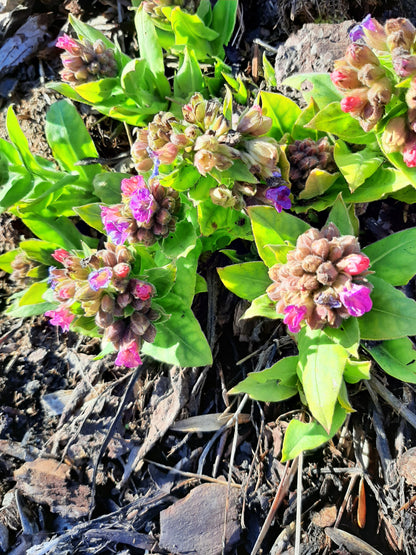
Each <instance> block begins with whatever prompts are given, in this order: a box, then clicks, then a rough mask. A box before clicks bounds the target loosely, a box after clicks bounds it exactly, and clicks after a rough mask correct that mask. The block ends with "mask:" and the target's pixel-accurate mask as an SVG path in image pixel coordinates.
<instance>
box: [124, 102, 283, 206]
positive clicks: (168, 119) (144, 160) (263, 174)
mask: <svg viewBox="0 0 416 555" xmlns="http://www.w3.org/2000/svg"><path fill="white" fill-rule="evenodd" d="M182 114H183V119H182V120H178V119H177V118H176V117H174V116H173V115H172V114H171V113H169V112H161V113H159V114H157V115H156V116H155V118H154V119H153V121H152V122H151V123H149V125H148V127H147V128H145V129H140V130H139V131H138V134H137V140H136V141H135V143H134V144H133V146H132V151H131V154H132V158H133V161H134V163H135V167H136V169H137V171H138V172H145V171H149V170H151V169H152V168H153V167H154V164H155V162H156V160H157V161H158V162H159V163H160V164H173V163H175V162H176V163H181V162H183V161H184V160H185V161H188V162H189V163H192V164H193V165H194V166H195V167H196V168H197V169H198V171H199V173H200V174H201V175H203V176H205V175H207V174H209V173H210V172H212V171H213V170H214V169H215V170H218V171H220V172H221V171H225V170H227V169H229V168H230V167H231V166H232V164H233V163H234V161H235V160H242V161H243V162H244V163H245V164H246V165H247V166H248V167H249V169H250V171H251V172H252V173H253V174H254V175H256V176H257V177H259V178H260V179H266V178H268V177H270V176H272V175H273V172H275V171H276V169H277V163H278V161H279V156H280V147H279V145H278V144H277V142H276V141H275V139H273V138H271V137H264V136H263V135H264V134H265V133H267V132H268V131H269V130H270V128H271V125H272V120H271V119H270V118H268V117H266V116H264V115H263V113H262V109H261V108H260V106H253V107H251V108H249V109H247V110H246V111H245V112H244V113H243V114H241V115H240V117H239V118H238V121H236V124H235V125H234V128H233V126H232V124H231V122H230V121H228V120H227V119H226V118H225V116H224V115H223V109H222V105H221V104H220V103H219V102H218V101H216V100H205V99H204V98H203V97H202V95H201V94H199V93H196V94H194V95H193V96H192V98H191V99H190V101H189V103H188V104H185V105H184V106H183V107H182ZM219 196H221V194H220V195H219Z"/></svg>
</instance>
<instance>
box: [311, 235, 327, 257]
mask: <svg viewBox="0 0 416 555" xmlns="http://www.w3.org/2000/svg"><path fill="white" fill-rule="evenodd" d="M311 251H312V253H313V254H315V255H316V256H320V257H321V258H327V256H328V253H329V241H328V239H317V240H316V241H313V243H312V244H311Z"/></svg>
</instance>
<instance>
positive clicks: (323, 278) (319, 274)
mask: <svg viewBox="0 0 416 555" xmlns="http://www.w3.org/2000/svg"><path fill="white" fill-rule="evenodd" d="M337 276H338V270H337V269H336V268H335V266H333V265H332V263H331V262H324V263H323V264H321V265H320V266H319V268H318V269H317V270H316V279H317V280H318V281H319V283H322V284H323V285H330V284H331V283H332V282H333V281H334V280H335V279H336V277H337Z"/></svg>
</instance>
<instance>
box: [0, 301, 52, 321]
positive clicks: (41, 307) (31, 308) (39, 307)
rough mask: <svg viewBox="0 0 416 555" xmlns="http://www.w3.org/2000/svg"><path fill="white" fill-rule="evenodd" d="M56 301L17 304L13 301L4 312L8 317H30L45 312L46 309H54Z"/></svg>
mask: <svg viewBox="0 0 416 555" xmlns="http://www.w3.org/2000/svg"><path fill="white" fill-rule="evenodd" d="M56 306H57V303H55V302H54V303H50V302H40V303H36V304H26V305H23V306H19V305H18V303H13V304H12V305H11V306H10V307H9V308H8V309H7V310H6V311H5V314H6V315H7V316H9V317H10V318H30V317H31V316H39V315H40V314H45V312H47V311H48V310H54V309H55V308H56Z"/></svg>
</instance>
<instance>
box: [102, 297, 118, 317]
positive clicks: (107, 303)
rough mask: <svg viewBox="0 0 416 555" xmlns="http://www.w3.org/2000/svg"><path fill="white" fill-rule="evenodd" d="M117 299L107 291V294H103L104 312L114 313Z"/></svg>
mask: <svg viewBox="0 0 416 555" xmlns="http://www.w3.org/2000/svg"><path fill="white" fill-rule="evenodd" d="M115 304H116V303H115V300H114V298H113V297H112V296H111V295H109V294H108V293H106V294H105V295H103V297H102V299H101V305H100V307H101V310H103V311H104V312H110V313H113V312H114V307H115Z"/></svg>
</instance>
